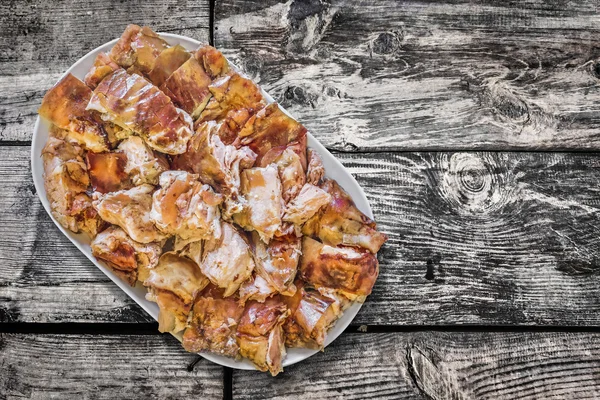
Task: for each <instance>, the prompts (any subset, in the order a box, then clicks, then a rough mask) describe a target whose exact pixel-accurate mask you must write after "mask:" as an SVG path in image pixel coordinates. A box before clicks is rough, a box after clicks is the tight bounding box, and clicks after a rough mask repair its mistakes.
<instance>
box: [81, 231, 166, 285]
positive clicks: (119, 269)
mask: <svg viewBox="0 0 600 400" xmlns="http://www.w3.org/2000/svg"><path fill="white" fill-rule="evenodd" d="M161 252H162V249H161V246H160V243H148V244H142V243H138V242H136V241H135V240H133V239H131V238H130V237H129V236H127V234H126V233H125V231H124V230H123V229H121V228H119V227H117V226H111V227H109V228H107V229H105V230H104V231H102V232H100V233H99V234H98V236H96V238H95V239H94V240H93V241H92V254H93V255H94V257H96V258H98V259H100V260H102V261H104V262H106V264H107V265H108V267H109V268H110V269H112V270H113V272H114V273H116V274H117V275H118V276H119V277H120V278H121V279H123V280H124V281H126V282H127V283H129V284H130V285H131V286H135V283H136V281H137V280H138V279H139V280H140V281H144V280H145V279H146V278H147V275H148V270H149V269H152V268H154V267H155V266H156V264H157V263H158V258H159V257H160V253H161Z"/></svg>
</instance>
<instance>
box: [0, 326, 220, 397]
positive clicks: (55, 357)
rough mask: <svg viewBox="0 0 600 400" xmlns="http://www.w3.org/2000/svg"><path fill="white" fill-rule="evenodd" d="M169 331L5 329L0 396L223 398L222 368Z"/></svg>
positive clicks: (0, 353) (0, 352)
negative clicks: (26, 332) (36, 332)
mask: <svg viewBox="0 0 600 400" xmlns="http://www.w3.org/2000/svg"><path fill="white" fill-rule="evenodd" d="M196 357H197V356H196V355H194V354H190V353H186V352H185V351H184V350H183V349H182V348H181V345H180V344H179V342H177V340H175V338H173V337H171V336H170V335H151V336H120V335H119V336H110V335H109V336H107V335H94V336H89V335H23V334H0V366H1V370H2V374H0V398H2V399H16V398H19V399H21V398H27V399H50V398H53V399H54V398H57V399H120V398H126V397H127V398H158V399H167V398H169V399H170V398H184V397H189V398H203V399H221V398H223V368H222V367H221V366H218V365H216V364H213V363H210V362H206V361H201V362H199V363H198V364H196V366H195V367H194V368H193V370H192V371H189V370H188V368H187V367H188V365H189V364H190V363H192V362H193V361H194V360H195V358H196Z"/></svg>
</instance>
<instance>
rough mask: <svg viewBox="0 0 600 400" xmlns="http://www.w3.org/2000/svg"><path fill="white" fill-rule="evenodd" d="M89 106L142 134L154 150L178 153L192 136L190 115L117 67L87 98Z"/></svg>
mask: <svg viewBox="0 0 600 400" xmlns="http://www.w3.org/2000/svg"><path fill="white" fill-rule="evenodd" d="M87 109H88V110H96V111H98V112H100V113H101V114H102V116H103V118H104V119H106V120H108V121H111V122H113V123H114V124H115V125H118V126H120V127H122V128H123V129H127V130H130V131H132V132H134V133H136V134H137V135H139V136H141V137H142V138H144V140H145V141H146V143H148V145H149V146H150V147H152V148H153V149H155V150H158V151H160V152H163V153H167V154H181V153H183V152H184V151H185V150H186V148H187V142H188V141H189V140H190V138H191V137H192V133H193V132H192V124H193V121H192V118H191V117H190V116H189V115H188V114H187V113H186V112H185V111H183V110H179V109H177V108H176V107H175V105H173V102H172V101H171V99H169V97H167V95H165V94H164V93H163V92H161V91H160V90H159V89H158V88H157V87H156V86H154V85H152V84H151V83H150V82H148V81H147V80H146V79H144V78H142V77H141V76H139V75H137V74H132V75H129V74H128V73H127V72H125V70H123V69H119V70H117V71H114V72H113V73H111V74H110V75H108V76H107V77H106V78H104V80H103V81H102V82H100V84H99V85H98V87H97V88H96V89H95V90H94V94H93V96H92V98H91V99H90V101H89V103H88V106H87Z"/></svg>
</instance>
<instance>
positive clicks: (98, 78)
mask: <svg viewBox="0 0 600 400" xmlns="http://www.w3.org/2000/svg"><path fill="white" fill-rule="evenodd" d="M119 68H121V67H120V66H119V64H117V63H116V62H114V61H113V60H112V59H111V58H110V57H109V55H108V54H106V53H99V54H98V55H97V56H96V59H95V60H94V65H92V68H90V70H89V72H88V73H87V74H86V75H85V78H84V79H83V81H84V82H85V84H86V85H88V86H89V87H90V88H91V89H95V88H96V87H97V86H98V84H99V83H100V82H102V79H104V78H105V77H106V76H107V75H109V74H110V73H111V72H113V71H116V70H118V69H119Z"/></svg>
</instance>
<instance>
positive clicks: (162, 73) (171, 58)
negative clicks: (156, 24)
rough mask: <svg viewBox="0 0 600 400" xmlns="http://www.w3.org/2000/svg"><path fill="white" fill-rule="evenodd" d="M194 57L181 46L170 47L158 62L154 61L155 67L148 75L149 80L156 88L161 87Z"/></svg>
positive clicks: (157, 58)
mask: <svg viewBox="0 0 600 400" xmlns="http://www.w3.org/2000/svg"><path fill="white" fill-rule="evenodd" d="M191 56H192V55H191V54H190V53H189V52H188V51H187V50H186V49H184V48H183V47H182V46H180V45H176V46H173V47H169V48H168V49H165V50H163V51H162V52H161V53H160V54H159V55H158V57H156V60H154V66H153V67H152V70H151V71H150V72H149V73H148V79H150V82H152V83H153V84H154V85H156V87H161V85H162V84H163V83H165V81H166V80H167V78H169V76H171V74H172V73H173V72H175V71H176V70H177V69H178V68H179V67H181V66H182V65H183V64H184V63H185V62H186V61H187V60H189V58H190V57H191Z"/></svg>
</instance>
